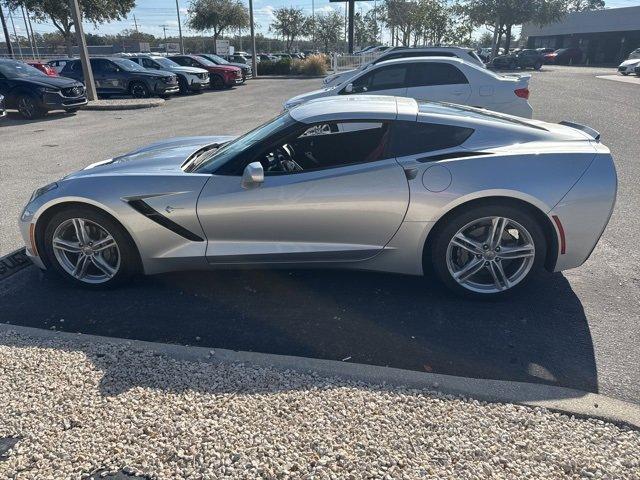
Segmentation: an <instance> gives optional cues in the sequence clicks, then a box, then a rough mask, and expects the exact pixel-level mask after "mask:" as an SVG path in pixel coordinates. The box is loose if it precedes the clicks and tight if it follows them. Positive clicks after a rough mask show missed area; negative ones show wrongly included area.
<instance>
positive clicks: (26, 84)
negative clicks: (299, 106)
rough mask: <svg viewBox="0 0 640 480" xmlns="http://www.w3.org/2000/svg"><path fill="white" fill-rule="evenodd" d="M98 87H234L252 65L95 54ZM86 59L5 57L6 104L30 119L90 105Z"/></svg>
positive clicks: (173, 90)
mask: <svg viewBox="0 0 640 480" xmlns="http://www.w3.org/2000/svg"><path fill="white" fill-rule="evenodd" d="M89 61H90V63H91V69H92V71H93V76H94V81H95V85H96V90H97V93H98V95H99V96H100V97H102V98H109V97H110V96H113V95H131V96H133V97H136V98H146V97H150V96H152V95H157V96H160V97H169V96H171V95H174V94H177V93H181V94H187V93H190V92H199V91H201V90H204V89H206V88H214V89H222V88H230V87H233V86H235V85H240V84H242V83H244V82H245V81H246V80H247V79H249V78H251V77H252V76H253V75H252V73H253V72H252V70H251V67H250V66H248V65H235V64H232V63H230V62H228V61H226V60H224V59H223V58H221V57H218V56H216V55H210V54H202V55H173V56H169V57H165V56H162V55H153V54H128V55H121V56H114V57H94V58H91V59H89ZM84 80H85V79H84V72H83V69H82V63H81V61H80V60H79V59H77V58H61V59H56V60H51V61H50V62H48V63H44V62H40V61H29V62H22V61H18V60H10V59H0V94H1V95H3V96H4V97H5V98H4V105H5V107H4V108H7V109H17V110H18V112H19V113H20V114H21V115H22V116H23V117H24V118H27V119H34V118H38V117H41V116H43V115H44V114H46V113H47V112H48V111H50V110H66V111H67V112H74V111H76V110H77V109H78V108H79V107H82V106H84V105H86V103H87V97H86V92H85V87H84Z"/></svg>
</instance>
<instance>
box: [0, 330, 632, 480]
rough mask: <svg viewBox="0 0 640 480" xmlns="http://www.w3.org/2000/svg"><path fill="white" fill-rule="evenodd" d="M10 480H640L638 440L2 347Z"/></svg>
mask: <svg viewBox="0 0 640 480" xmlns="http://www.w3.org/2000/svg"><path fill="white" fill-rule="evenodd" d="M0 437H21V440H20V442H19V443H18V444H17V445H16V446H15V447H14V448H13V449H12V450H11V451H10V452H9V457H8V459H7V460H6V461H4V462H0V477H1V478H21V479H23V478H24V479H29V478H56V479H62V478H64V479H73V478H83V475H86V474H88V473H91V472H95V471H98V470H101V469H106V471H113V472H115V471H118V470H124V471H125V472H129V473H133V474H137V475H144V476H145V477H148V478H167V479H178V478H222V477H224V478H229V477H234V478H238V477H241V478H256V477H261V478H394V479H395V478H439V479H444V478H455V479H459V478H465V479H466V478H514V479H515V478H517V479H522V478H535V479H543V478H554V479H556V478H581V477H582V478H611V479H614V478H615V479H638V478H640V432H638V431H633V430H629V429H626V428H621V427H617V426H614V425H611V424H607V423H605V422H602V421H595V420H583V419H575V418H570V417H568V416H566V415H561V414H556V413H551V412H549V411H547V410H545V409H532V408H528V407H521V406H514V405H502V404H486V403H483V402H478V401H474V400H469V399H461V398H454V397H451V396H440V395H438V394H434V393H433V392H426V391H418V390H406V389H400V388H393V389H392V388H382V387H375V386H369V385H363V384H358V383H351V382H347V381H344V380H339V379H327V378H321V377H315V376H310V375H303V374H299V373H293V372H290V371H287V372H281V371H276V370H273V369H269V368H256V367H250V366H244V365H238V364H228V363H193V362H185V361H176V360H173V359H170V358H166V357H163V356H160V355H158V354H155V353H154V352H152V351H144V350H134V349H132V348H128V347H127V346H126V345H119V346H115V345H108V344H101V343H89V342H87V341H86V340H83V339H82V336H79V337H78V340H77V341H74V342H72V343H71V342H67V343H65V342H63V341H62V340H59V339H54V340H36V339H33V338H30V337H27V336H23V335H19V334H17V333H14V332H9V333H3V334H1V335H0Z"/></svg>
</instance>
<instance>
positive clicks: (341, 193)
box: [197, 120, 409, 264]
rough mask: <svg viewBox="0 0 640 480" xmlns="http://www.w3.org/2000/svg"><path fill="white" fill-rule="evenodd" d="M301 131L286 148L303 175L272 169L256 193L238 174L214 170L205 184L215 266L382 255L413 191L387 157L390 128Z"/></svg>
mask: <svg viewBox="0 0 640 480" xmlns="http://www.w3.org/2000/svg"><path fill="white" fill-rule="evenodd" d="M328 123H332V125H331V126H329V127H327V124H328ZM346 123H349V125H348V126H346ZM301 128H302V131H298V132H296V133H295V134H294V135H293V138H294V140H287V142H289V143H285V144H286V145H290V146H291V148H293V149H295V150H296V152H295V158H297V161H298V162H299V163H300V164H302V165H304V170H303V171H299V172H296V173H284V172H270V171H269V170H268V169H267V171H266V172H265V177H264V182H263V183H262V184H261V185H259V186H257V187H253V188H243V186H242V179H241V176H240V174H239V173H236V174H228V173H227V174H220V173H219V172H218V173H214V174H213V175H212V176H211V178H210V179H209V181H208V182H207V183H206V185H205V187H204V189H203V190H202V193H201V194H200V197H199V200H198V207H197V211H198V217H199V219H200V223H201V225H202V228H203V229H204V231H205V234H206V236H207V242H208V243H207V251H206V252H207V253H206V256H207V260H208V262H210V263H211V264H227V263H248V264H253V263H283V262H285V263H286V262H339V261H358V260H364V259H367V258H370V257H372V256H374V255H376V254H377V253H379V252H380V251H382V249H383V248H384V246H385V245H386V244H387V243H388V242H389V240H390V239H391V238H392V237H393V235H394V234H395V233H396V231H397V230H398V228H399V227H400V224H401V223H402V220H403V219H404V216H405V213H406V210H407V207H408V203H409V189H408V184H407V179H406V176H405V173H404V170H403V169H402V168H401V167H400V166H399V164H398V163H397V162H396V161H395V159H394V158H387V157H386V156H385V153H384V151H385V147H386V142H387V139H388V135H387V132H388V129H389V128H390V127H389V123H388V122H380V121H372V122H364V121H362V120H360V121H358V122H355V123H354V122H345V121H341V122H323V123H322V124H317V125H307V126H302V127H301ZM309 132H310V133H309ZM268 143H269V141H266V142H265V144H268ZM263 153H264V152H262V153H259V154H257V156H255V157H254V156H251V157H249V158H247V159H244V160H243V161H244V163H246V164H248V163H249V162H252V161H255V160H257V159H259V158H260V157H261V155H262V154H263ZM263 161H264V160H263ZM240 170H242V165H240ZM238 172H239V171H238Z"/></svg>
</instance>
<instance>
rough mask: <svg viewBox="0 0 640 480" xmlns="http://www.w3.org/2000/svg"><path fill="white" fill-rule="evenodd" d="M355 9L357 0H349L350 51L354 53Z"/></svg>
mask: <svg viewBox="0 0 640 480" xmlns="http://www.w3.org/2000/svg"><path fill="white" fill-rule="evenodd" d="M355 9H356V2H355V0H349V53H353V15H354V10H355Z"/></svg>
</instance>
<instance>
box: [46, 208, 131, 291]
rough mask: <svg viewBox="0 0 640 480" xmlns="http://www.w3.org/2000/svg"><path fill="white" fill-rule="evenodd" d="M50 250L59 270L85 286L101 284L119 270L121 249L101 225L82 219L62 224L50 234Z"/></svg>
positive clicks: (73, 219)
mask: <svg viewBox="0 0 640 480" xmlns="http://www.w3.org/2000/svg"><path fill="white" fill-rule="evenodd" d="M52 247H53V252H54V254H55V257H56V260H57V261H58V263H59V264H60V266H61V267H62V268H63V269H64V271H65V272H67V273H68V274H69V275H71V276H72V277H73V278H75V279H77V280H80V281H82V282H85V283H104V282H106V281H108V280H110V279H111V278H113V277H114V276H115V275H116V274H117V273H118V270H119V269H120V249H119V248H118V244H117V243H116V241H115V239H114V238H113V236H112V235H111V234H110V233H109V232H108V231H107V230H106V229H105V228H104V227H102V226H101V225H98V224H97V223H96V222H94V221H92V220H87V219H85V218H70V219H68V220H65V221H64V222H62V223H61V224H60V225H58V228H56V230H55V232H53V238H52Z"/></svg>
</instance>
